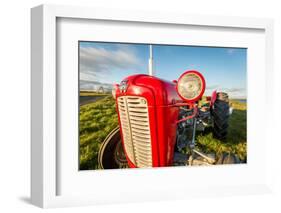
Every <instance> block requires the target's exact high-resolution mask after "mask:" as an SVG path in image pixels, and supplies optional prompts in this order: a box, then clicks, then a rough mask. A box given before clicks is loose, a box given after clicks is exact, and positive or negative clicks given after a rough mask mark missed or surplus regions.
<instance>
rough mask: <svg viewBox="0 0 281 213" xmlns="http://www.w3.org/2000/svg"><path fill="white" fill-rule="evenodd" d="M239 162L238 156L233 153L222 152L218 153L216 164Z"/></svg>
mask: <svg viewBox="0 0 281 213" xmlns="http://www.w3.org/2000/svg"><path fill="white" fill-rule="evenodd" d="M237 163H240V160H239V158H238V157H237V156H236V155H234V154H230V153H229V154H228V153H223V154H221V155H220V157H219V159H218V160H217V162H216V164H237Z"/></svg>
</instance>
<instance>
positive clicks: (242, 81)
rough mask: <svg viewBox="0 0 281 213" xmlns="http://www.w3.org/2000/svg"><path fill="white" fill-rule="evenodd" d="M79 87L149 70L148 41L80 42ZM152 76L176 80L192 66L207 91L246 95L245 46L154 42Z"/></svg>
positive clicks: (120, 78)
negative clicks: (224, 46)
mask: <svg viewBox="0 0 281 213" xmlns="http://www.w3.org/2000/svg"><path fill="white" fill-rule="evenodd" d="M79 44H80V87H81V89H89V88H91V82H92V84H96V83H97V82H100V83H105V84H108V85H110V84H113V83H119V82H120V81H121V80H122V79H123V78H124V77H126V76H128V75H132V74H137V73H147V72H148V58H149V45H147V44H120V43H99V42H80V43H79ZM153 59H154V73H155V76H157V77H159V78H162V79H165V80H175V79H178V77H179V76H180V75H181V74H182V73H183V72H184V71H186V70H190V69H195V70H198V71H199V72H201V73H202V74H203V75H204V77H205V79H206V85H207V89H206V92H205V93H206V94H207V95H209V94H210V93H211V91H213V90H214V89H217V90H220V91H225V92H228V93H229V95H230V96H232V97H233V98H246V93H247V92H246V72H247V49H244V48H215V47H199V46H174V45H153Z"/></svg>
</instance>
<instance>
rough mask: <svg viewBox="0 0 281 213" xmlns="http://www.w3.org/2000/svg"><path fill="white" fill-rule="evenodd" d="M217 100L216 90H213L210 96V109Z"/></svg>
mask: <svg viewBox="0 0 281 213" xmlns="http://www.w3.org/2000/svg"><path fill="white" fill-rule="evenodd" d="M216 99H217V90H214V91H213V93H212V96H211V104H210V107H212V106H213V105H214V103H215V101H216Z"/></svg>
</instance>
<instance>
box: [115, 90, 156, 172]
mask: <svg viewBox="0 0 281 213" xmlns="http://www.w3.org/2000/svg"><path fill="white" fill-rule="evenodd" d="M117 102H118V109H119V115H120V122H121V127H122V130H123V140H124V147H125V150H126V153H127V155H128V157H129V159H130V160H131V161H132V163H134V164H135V165H136V166H137V167H152V151H151V138H150V127H149V116H148V106H147V100H146V99H145V98H143V97H134V96H122V97H118V99H117Z"/></svg>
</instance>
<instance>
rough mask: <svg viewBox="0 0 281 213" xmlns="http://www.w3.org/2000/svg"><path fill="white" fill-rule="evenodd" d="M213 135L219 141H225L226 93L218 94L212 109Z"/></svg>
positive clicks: (226, 127)
mask: <svg viewBox="0 0 281 213" xmlns="http://www.w3.org/2000/svg"><path fill="white" fill-rule="evenodd" d="M212 115H213V134H214V137H215V138H217V139H219V140H222V141H224V140H226V137H227V129H228V120H229V99H228V95H227V93H224V92H218V93H217V99H216V101H215V103H214V105H213V108H212Z"/></svg>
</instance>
